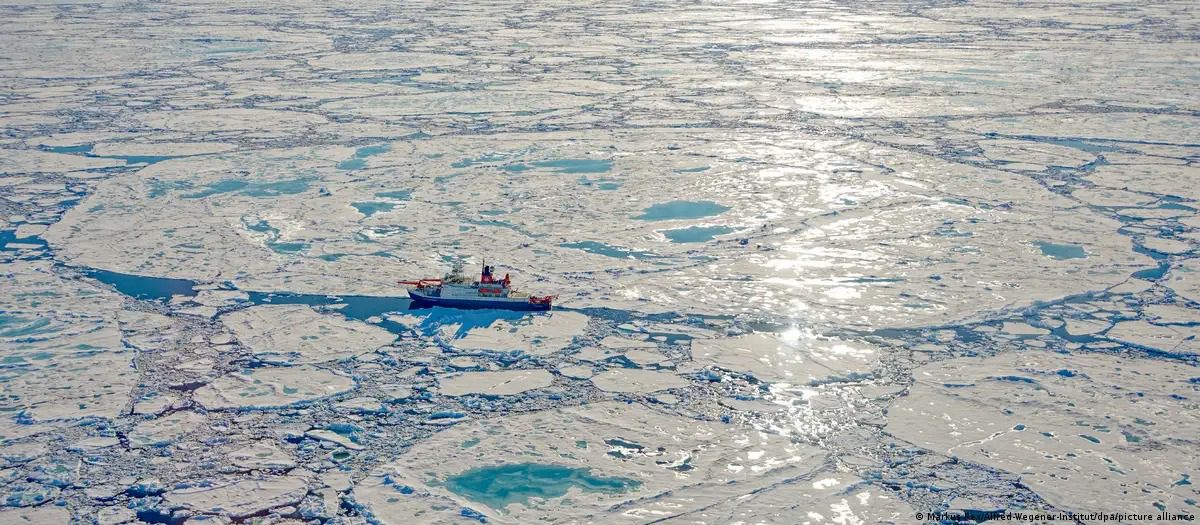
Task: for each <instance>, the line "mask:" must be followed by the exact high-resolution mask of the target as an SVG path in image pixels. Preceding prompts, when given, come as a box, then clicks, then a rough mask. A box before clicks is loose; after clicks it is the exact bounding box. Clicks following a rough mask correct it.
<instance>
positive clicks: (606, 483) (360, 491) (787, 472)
mask: <svg viewBox="0 0 1200 525" xmlns="http://www.w3.org/2000/svg"><path fill="white" fill-rule="evenodd" d="M824 468H825V453H824V452H823V451H821V450H820V449H817V448H815V447H811V446H808V445H801V444H795V443H792V442H790V441H789V440H787V439H784V438H781V437H779V436H774V435H771V434H765V433H761V432H757V431H753V430H748V429H746V430H736V429H733V428H729V427H725V426H723V425H721V424H712V423H697V422H696V421H694V420H690V419H687V418H680V417H678V416H671V415H669V414H664V413H658V412H655V411H653V410H651V409H648V408H646V407H643V406H641V405H630V404H625V403H600V404H592V405H587V406H584V407H578V408H569V409H559V410H553V411H545V412H539V413H537V414H529V415H523V416H517V417H512V418H508V419H506V420H504V421H494V422H487V421H480V422H478V423H472V424H469V425H460V426H456V427H454V428H453V429H450V430H448V431H445V432H442V433H439V434H437V435H436V436H433V437H431V438H430V439H429V440H427V441H425V442H424V443H422V444H421V445H418V446H417V447H414V448H413V449H410V450H409V451H407V452H406V453H405V454H404V455H402V456H400V457H398V458H397V459H396V460H395V461H394V462H392V463H390V464H387V465H384V466H382V467H380V468H378V469H376V470H375V471H374V472H372V474H371V476H370V477H369V478H367V479H366V480H364V481H363V482H362V483H360V484H359V485H358V486H357V487H355V489H354V491H353V493H352V498H353V500H354V501H355V502H356V503H357V504H359V505H362V507H363V509H364V514H366V515H367V516H369V517H371V519H374V520H376V521H378V522H380V523H410V522H413V521H421V522H423V523H458V522H463V521H466V520H467V519H471V517H472V516H481V517H486V519H488V520H489V521H495V522H497V523H510V522H511V523H527V522H529V521H531V520H539V519H549V520H552V521H571V522H603V523H646V522H652V521H671V522H676V523H705V522H707V521H708V520H711V519H714V518H715V517H718V516H724V517H734V516H739V515H750V516H756V517H760V518H764V519H765V518H767V517H769V516H771V515H772V514H775V516H774V517H773V518H772V519H771V520H770V521H764V522H772V523H782V522H785V521H783V520H794V519H795V518H796V515H795V514H792V513H791V512H788V511H787V510H786V509H783V508H775V509H772V508H770V507H767V506H763V507H757V506H754V505H750V504H748V503H746V502H745V501H739V497H740V496H745V495H747V494H760V495H761V497H763V498H764V499H770V500H777V499H786V497H787V496H785V495H784V494H786V489H784V490H785V492H784V493H780V494H776V493H775V492H776V491H778V490H781V489H778V488H776V487H778V486H780V485H781V484H786V483H791V482H794V481H795V480H796V479H803V480H806V482H805V483H804V484H805V486H813V487H814V488H817V489H829V488H833V487H835V486H836V487H838V488H839V490H815V491H813V492H807V491H800V492H801V493H802V494H803V496H802V498H803V500H799V501H793V502H792V503H791V504H792V505H793V506H795V505H801V504H807V505H805V509H804V512H805V513H807V512H812V513H814V514H815V515H820V516H823V518H820V519H818V520H817V521H816V522H818V523H819V522H822V521H828V522H830V523H835V522H837V520H839V519H841V520H875V519H878V520H879V521H888V520H898V519H907V514H909V513H910V512H909V511H908V510H907V509H905V508H904V505H903V504H901V503H899V502H896V501H893V500H891V499H890V498H886V497H885V498H884V499H883V501H871V496H872V494H871V492H872V491H871V490H870V489H865V490H864V489H860V490H857V491H856V490H854V489H853V483H848V481H850V480H848V479H846V478H844V477H843V478H842V479H840V480H839V479H837V477H835V476H834V475H830V474H829V473H827V472H825V471H824ZM847 488H849V490H848V491H847ZM876 494H877V493H876ZM876 497H878V496H876ZM851 501H853V502H854V503H851ZM808 505H811V507H809V506H808ZM810 519H813V518H811V517H810ZM777 520H778V521H777Z"/></svg>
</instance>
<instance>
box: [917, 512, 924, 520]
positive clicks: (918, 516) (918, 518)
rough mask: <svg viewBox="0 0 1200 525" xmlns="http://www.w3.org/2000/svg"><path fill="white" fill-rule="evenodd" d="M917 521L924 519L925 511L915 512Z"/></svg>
mask: <svg viewBox="0 0 1200 525" xmlns="http://www.w3.org/2000/svg"><path fill="white" fill-rule="evenodd" d="M917 521H925V513H924V512H918V513H917Z"/></svg>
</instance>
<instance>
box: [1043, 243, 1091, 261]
mask: <svg viewBox="0 0 1200 525" xmlns="http://www.w3.org/2000/svg"><path fill="white" fill-rule="evenodd" d="M1033 244H1034V245H1035V246H1037V247H1038V248H1039V249H1041V250H1042V255H1045V256H1047V257H1051V258H1054V259H1059V260H1063V259H1083V258H1084V257H1087V252H1086V251H1084V250H1083V247H1082V246H1076V245H1074V244H1055V243H1052V242H1043V241H1038V242H1035V243H1033Z"/></svg>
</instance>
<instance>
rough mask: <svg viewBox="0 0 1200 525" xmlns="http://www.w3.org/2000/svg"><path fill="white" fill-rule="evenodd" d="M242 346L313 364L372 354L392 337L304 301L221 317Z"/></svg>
mask: <svg viewBox="0 0 1200 525" xmlns="http://www.w3.org/2000/svg"><path fill="white" fill-rule="evenodd" d="M221 321H222V322H223V323H224V324H225V326H226V327H228V328H229V330H231V331H232V332H233V333H234V335H235V336H237V338H238V340H240V341H241V342H242V344H244V345H246V346H248V347H250V349H251V350H252V351H253V352H254V354H255V355H256V356H257V357H258V358H259V359H262V360H264V361H267V362H272V363H290V364H311V363H323V362H326V361H336V360H341V359H347V358H350V357H354V356H356V355H359V354H364V353H367V352H373V351H375V350H377V349H379V347H381V346H384V345H387V344H388V343H390V342H391V341H392V340H393V339H395V336H394V335H392V334H391V333H389V332H388V331H387V330H384V329H383V328H379V327H377V326H372V325H369V324H366V323H362V322H359V321H352V320H349V319H346V318H345V317H342V316H340V315H337V314H320V313H317V312H316V311H314V310H313V309H312V308H309V307H307V306H304V305H265V306H252V307H250V308H246V309H244V310H237V311H235V312H231V313H228V314H225V315H223V316H221Z"/></svg>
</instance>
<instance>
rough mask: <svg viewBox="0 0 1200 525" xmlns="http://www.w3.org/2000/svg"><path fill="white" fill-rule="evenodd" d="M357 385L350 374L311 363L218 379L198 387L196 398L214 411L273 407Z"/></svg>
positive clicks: (342, 391)
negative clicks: (317, 366)
mask: <svg viewBox="0 0 1200 525" xmlns="http://www.w3.org/2000/svg"><path fill="white" fill-rule="evenodd" d="M353 388H354V380H353V379H351V378H350V377H347V376H346V375H344V374H340V373H337V372H332V371H328V370H324V369H320V368H316V367H313V366H309V365H302V366H296V367H282V368H275V367H270V368H252V369H249V370H243V371H240V372H233V373H230V374H226V375H224V376H221V377H219V378H217V379H216V380H214V381H213V382H212V383H210V384H207V385H204V386H203V387H200V388H199V389H198V390H196V393H195V396H194V398H195V400H196V401H197V402H199V403H200V404H201V405H203V406H204V407H205V408H208V409H210V410H220V409H228V408H270V407H282V406H289V405H294V404H299V403H306V402H310V401H314V400H317V399H321V398H324V397H329V396H334V395H337V394H341V393H344V392H349V391H350V390H352V389H353Z"/></svg>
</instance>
